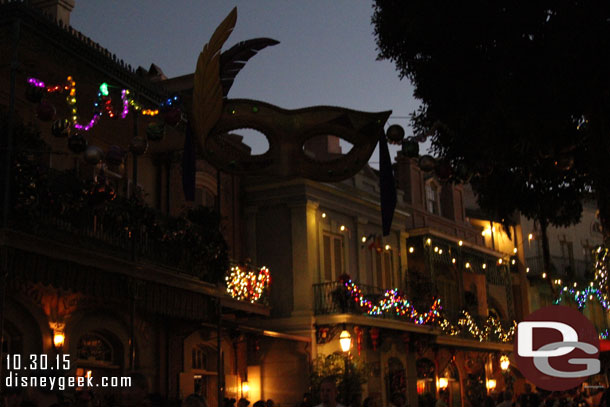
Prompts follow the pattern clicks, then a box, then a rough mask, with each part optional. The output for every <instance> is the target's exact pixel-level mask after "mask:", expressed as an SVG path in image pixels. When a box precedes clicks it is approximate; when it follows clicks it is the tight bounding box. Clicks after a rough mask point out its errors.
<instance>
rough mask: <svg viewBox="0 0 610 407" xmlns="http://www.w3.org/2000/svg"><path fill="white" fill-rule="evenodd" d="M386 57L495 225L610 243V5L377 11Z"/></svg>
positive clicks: (382, 4) (388, 7)
mask: <svg viewBox="0 0 610 407" xmlns="http://www.w3.org/2000/svg"><path fill="white" fill-rule="evenodd" d="M374 7H375V13H374V16H373V24H374V26H375V34H376V36H377V44H378V46H379V57H380V58H382V59H389V60H392V61H393V62H395V64H396V67H397V69H398V71H399V73H400V75H401V77H406V78H408V79H410V80H411V81H412V82H413V84H414V86H415V92H414V93H415V97H417V98H418V99H420V100H421V101H422V102H423V105H422V108H421V109H420V110H419V111H417V112H415V113H414V114H413V116H412V124H413V126H414V130H415V133H416V135H418V136H430V137H431V138H432V142H433V148H434V150H435V152H436V154H438V155H439V156H440V157H441V158H442V159H444V160H446V161H447V162H448V163H450V164H451V165H452V166H453V167H454V168H455V169H456V171H454V174H459V175H458V176H455V177H454V181H461V182H463V181H470V182H471V183H472V185H473V187H474V189H475V191H476V192H477V194H478V197H479V204H480V205H481V207H482V208H484V209H486V210H488V211H490V213H491V215H493V216H494V217H496V218H500V219H502V218H503V219H505V220H506V219H508V218H509V216H510V215H511V214H512V213H513V212H514V211H515V210H519V211H520V212H522V213H523V214H524V215H526V216H527V217H529V218H534V219H537V220H538V221H539V222H541V224H544V225H546V224H553V225H557V226H565V225H569V224H572V223H575V222H578V221H579V220H580V215H581V212H582V206H581V204H580V202H581V200H582V199H583V197H585V196H586V195H587V193H588V192H590V191H595V193H596V198H597V201H598V206H599V209H600V216H601V221H602V225H603V226H604V230H605V233H606V235H608V231H610V227H609V226H610V178H609V177H607V174H608V173H609V172H610V137H608V125H609V124H610V123H608V120H609V119H610V76H609V75H608V72H609V71H610V53H609V52H608V51H607V50H608V49H610V48H609V47H608V46H609V45H610V3H607V2H580V1H575V0H572V1H561V2H555V1H546V2H509V1H500V2H485V1H467V2H438V1H425V0H409V1H399V0H377V1H376V3H375V6H374Z"/></svg>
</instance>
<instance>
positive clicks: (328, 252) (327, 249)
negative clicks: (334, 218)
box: [322, 232, 345, 281]
mask: <svg viewBox="0 0 610 407" xmlns="http://www.w3.org/2000/svg"><path fill="white" fill-rule="evenodd" d="M322 240H323V241H322V245H323V253H322V256H323V259H322V264H323V270H322V271H323V272H322V280H323V281H337V280H338V279H339V276H340V275H341V274H343V273H345V257H344V256H345V254H344V246H343V236H342V235H338V234H334V233H330V232H324V233H323V237H322Z"/></svg>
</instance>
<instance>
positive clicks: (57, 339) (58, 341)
mask: <svg viewBox="0 0 610 407" xmlns="http://www.w3.org/2000/svg"><path fill="white" fill-rule="evenodd" d="M65 340H66V336H65V335H64V333H63V332H61V331H55V333H54V335H53V345H54V346H55V349H61V348H63V346H64V341H65Z"/></svg>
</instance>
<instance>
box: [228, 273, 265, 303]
mask: <svg viewBox="0 0 610 407" xmlns="http://www.w3.org/2000/svg"><path fill="white" fill-rule="evenodd" d="M225 281H226V283H227V293H229V295H231V297H232V298H235V299H236V300H240V301H250V302H251V303H255V302H257V301H259V300H260V299H261V298H262V296H263V293H264V292H265V291H266V290H267V289H268V288H269V285H270V284H271V272H270V271H269V269H268V268H267V267H264V266H263V267H261V268H260V269H259V270H258V271H255V270H252V269H251V268H250V267H249V266H247V265H246V266H233V267H231V270H230V271H229V273H228V275H227V276H226V277H225Z"/></svg>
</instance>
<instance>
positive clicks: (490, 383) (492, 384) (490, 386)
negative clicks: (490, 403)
mask: <svg viewBox="0 0 610 407" xmlns="http://www.w3.org/2000/svg"><path fill="white" fill-rule="evenodd" d="M495 388H496V381H495V379H488V380H487V390H489V391H493V390H494V389H495Z"/></svg>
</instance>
